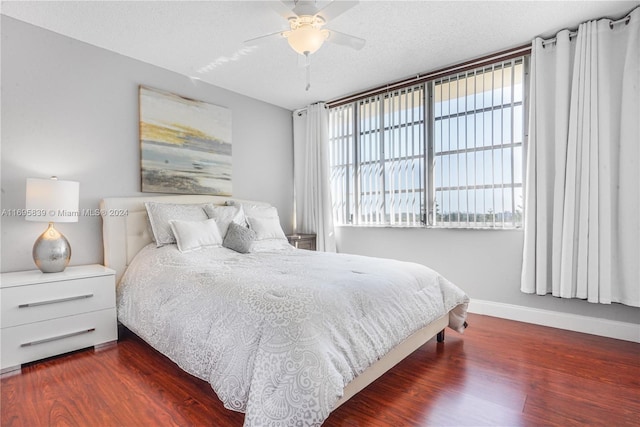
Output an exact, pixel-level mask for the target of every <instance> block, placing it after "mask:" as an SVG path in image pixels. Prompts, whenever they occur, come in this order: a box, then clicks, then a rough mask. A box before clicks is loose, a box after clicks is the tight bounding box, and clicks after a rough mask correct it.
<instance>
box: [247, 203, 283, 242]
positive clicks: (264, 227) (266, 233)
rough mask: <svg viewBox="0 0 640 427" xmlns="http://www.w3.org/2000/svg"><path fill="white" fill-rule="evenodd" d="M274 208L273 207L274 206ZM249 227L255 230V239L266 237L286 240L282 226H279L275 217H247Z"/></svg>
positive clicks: (278, 220) (278, 221) (264, 238)
mask: <svg viewBox="0 0 640 427" xmlns="http://www.w3.org/2000/svg"><path fill="white" fill-rule="evenodd" d="M274 209H275V208H274ZM247 222H248V223H249V227H250V228H251V229H252V230H253V231H255V233H256V240H266V239H284V240H287V236H285V234H284V231H282V227H280V219H279V218H278V217H277V216H276V217H251V216H248V217H247Z"/></svg>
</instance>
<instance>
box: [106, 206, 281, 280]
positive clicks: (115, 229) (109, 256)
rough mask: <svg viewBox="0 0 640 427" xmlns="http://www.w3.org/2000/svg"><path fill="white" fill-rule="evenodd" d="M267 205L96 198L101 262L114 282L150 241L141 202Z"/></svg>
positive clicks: (145, 214)
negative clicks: (107, 268)
mask: <svg viewBox="0 0 640 427" xmlns="http://www.w3.org/2000/svg"><path fill="white" fill-rule="evenodd" d="M231 200H233V201H236V202H241V203H251V204H256V205H264V206H270V204H269V203H265V202H258V201H252V200H241V199H233V198H230V197H222V196H199V195H176V196H141V197H110V198H105V199H103V200H102V201H101V202H100V213H101V215H102V239H103V246H104V264H105V266H107V267H109V268H112V269H114V270H115V271H116V283H118V282H119V281H120V278H121V277H122V275H123V274H124V271H125V270H126V269H127V267H128V266H129V263H130V262H131V260H132V259H133V257H134V256H135V255H136V254H137V253H138V252H139V251H140V250H141V249H142V248H143V247H145V246H146V245H147V244H149V243H151V242H152V238H151V234H150V230H149V227H148V226H147V221H148V220H147V211H146V209H145V206H144V203H145V202H156V203H213V204H214V205H224V204H225V203H226V202H228V201H231Z"/></svg>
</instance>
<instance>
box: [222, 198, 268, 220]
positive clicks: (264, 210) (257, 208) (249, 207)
mask: <svg viewBox="0 0 640 427" xmlns="http://www.w3.org/2000/svg"><path fill="white" fill-rule="evenodd" d="M226 204H227V206H238V207H242V209H243V211H244V215H245V216H247V217H249V216H253V217H261V218H264V217H275V216H278V210H277V209H276V208H275V207H274V206H271V205H269V204H268V203H262V204H261V203H246V202H244V203H243V202H238V201H236V200H228V201H227V202H226Z"/></svg>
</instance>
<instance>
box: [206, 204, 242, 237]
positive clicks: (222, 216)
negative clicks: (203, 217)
mask: <svg viewBox="0 0 640 427" xmlns="http://www.w3.org/2000/svg"><path fill="white" fill-rule="evenodd" d="M204 211H205V213H206V214H207V216H208V217H209V218H213V219H215V220H216V223H217V224H218V228H219V229H220V235H221V236H222V237H223V238H224V237H225V236H226V235H227V229H228V228H229V224H231V223H232V222H235V223H236V224H239V225H242V226H243V227H246V226H247V220H246V219H245V217H244V210H243V209H242V206H214V205H211V204H209V205H206V206H205V207H204Z"/></svg>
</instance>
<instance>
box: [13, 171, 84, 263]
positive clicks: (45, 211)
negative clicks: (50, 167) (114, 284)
mask: <svg viewBox="0 0 640 427" xmlns="http://www.w3.org/2000/svg"><path fill="white" fill-rule="evenodd" d="M79 189H80V183H78V182H75V181H60V180H58V178H57V177H55V176H52V177H51V179H42V178H27V196H26V215H25V219H26V220H27V221H40V222H48V223H49V227H48V228H47V229H46V231H45V232H44V233H42V234H41V235H40V237H38V239H37V240H36V242H35V243H34V244H33V261H34V262H35V263H36V265H37V266H38V268H39V269H40V271H42V272H43V273H59V272H61V271H64V269H65V268H66V267H67V265H68V264H69V260H70V259H71V246H70V245H69V241H68V240H67V239H66V237H64V236H63V235H62V233H60V232H59V231H58V230H56V229H55V227H54V226H53V223H54V222H78V216H79V209H78V195H79Z"/></svg>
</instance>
